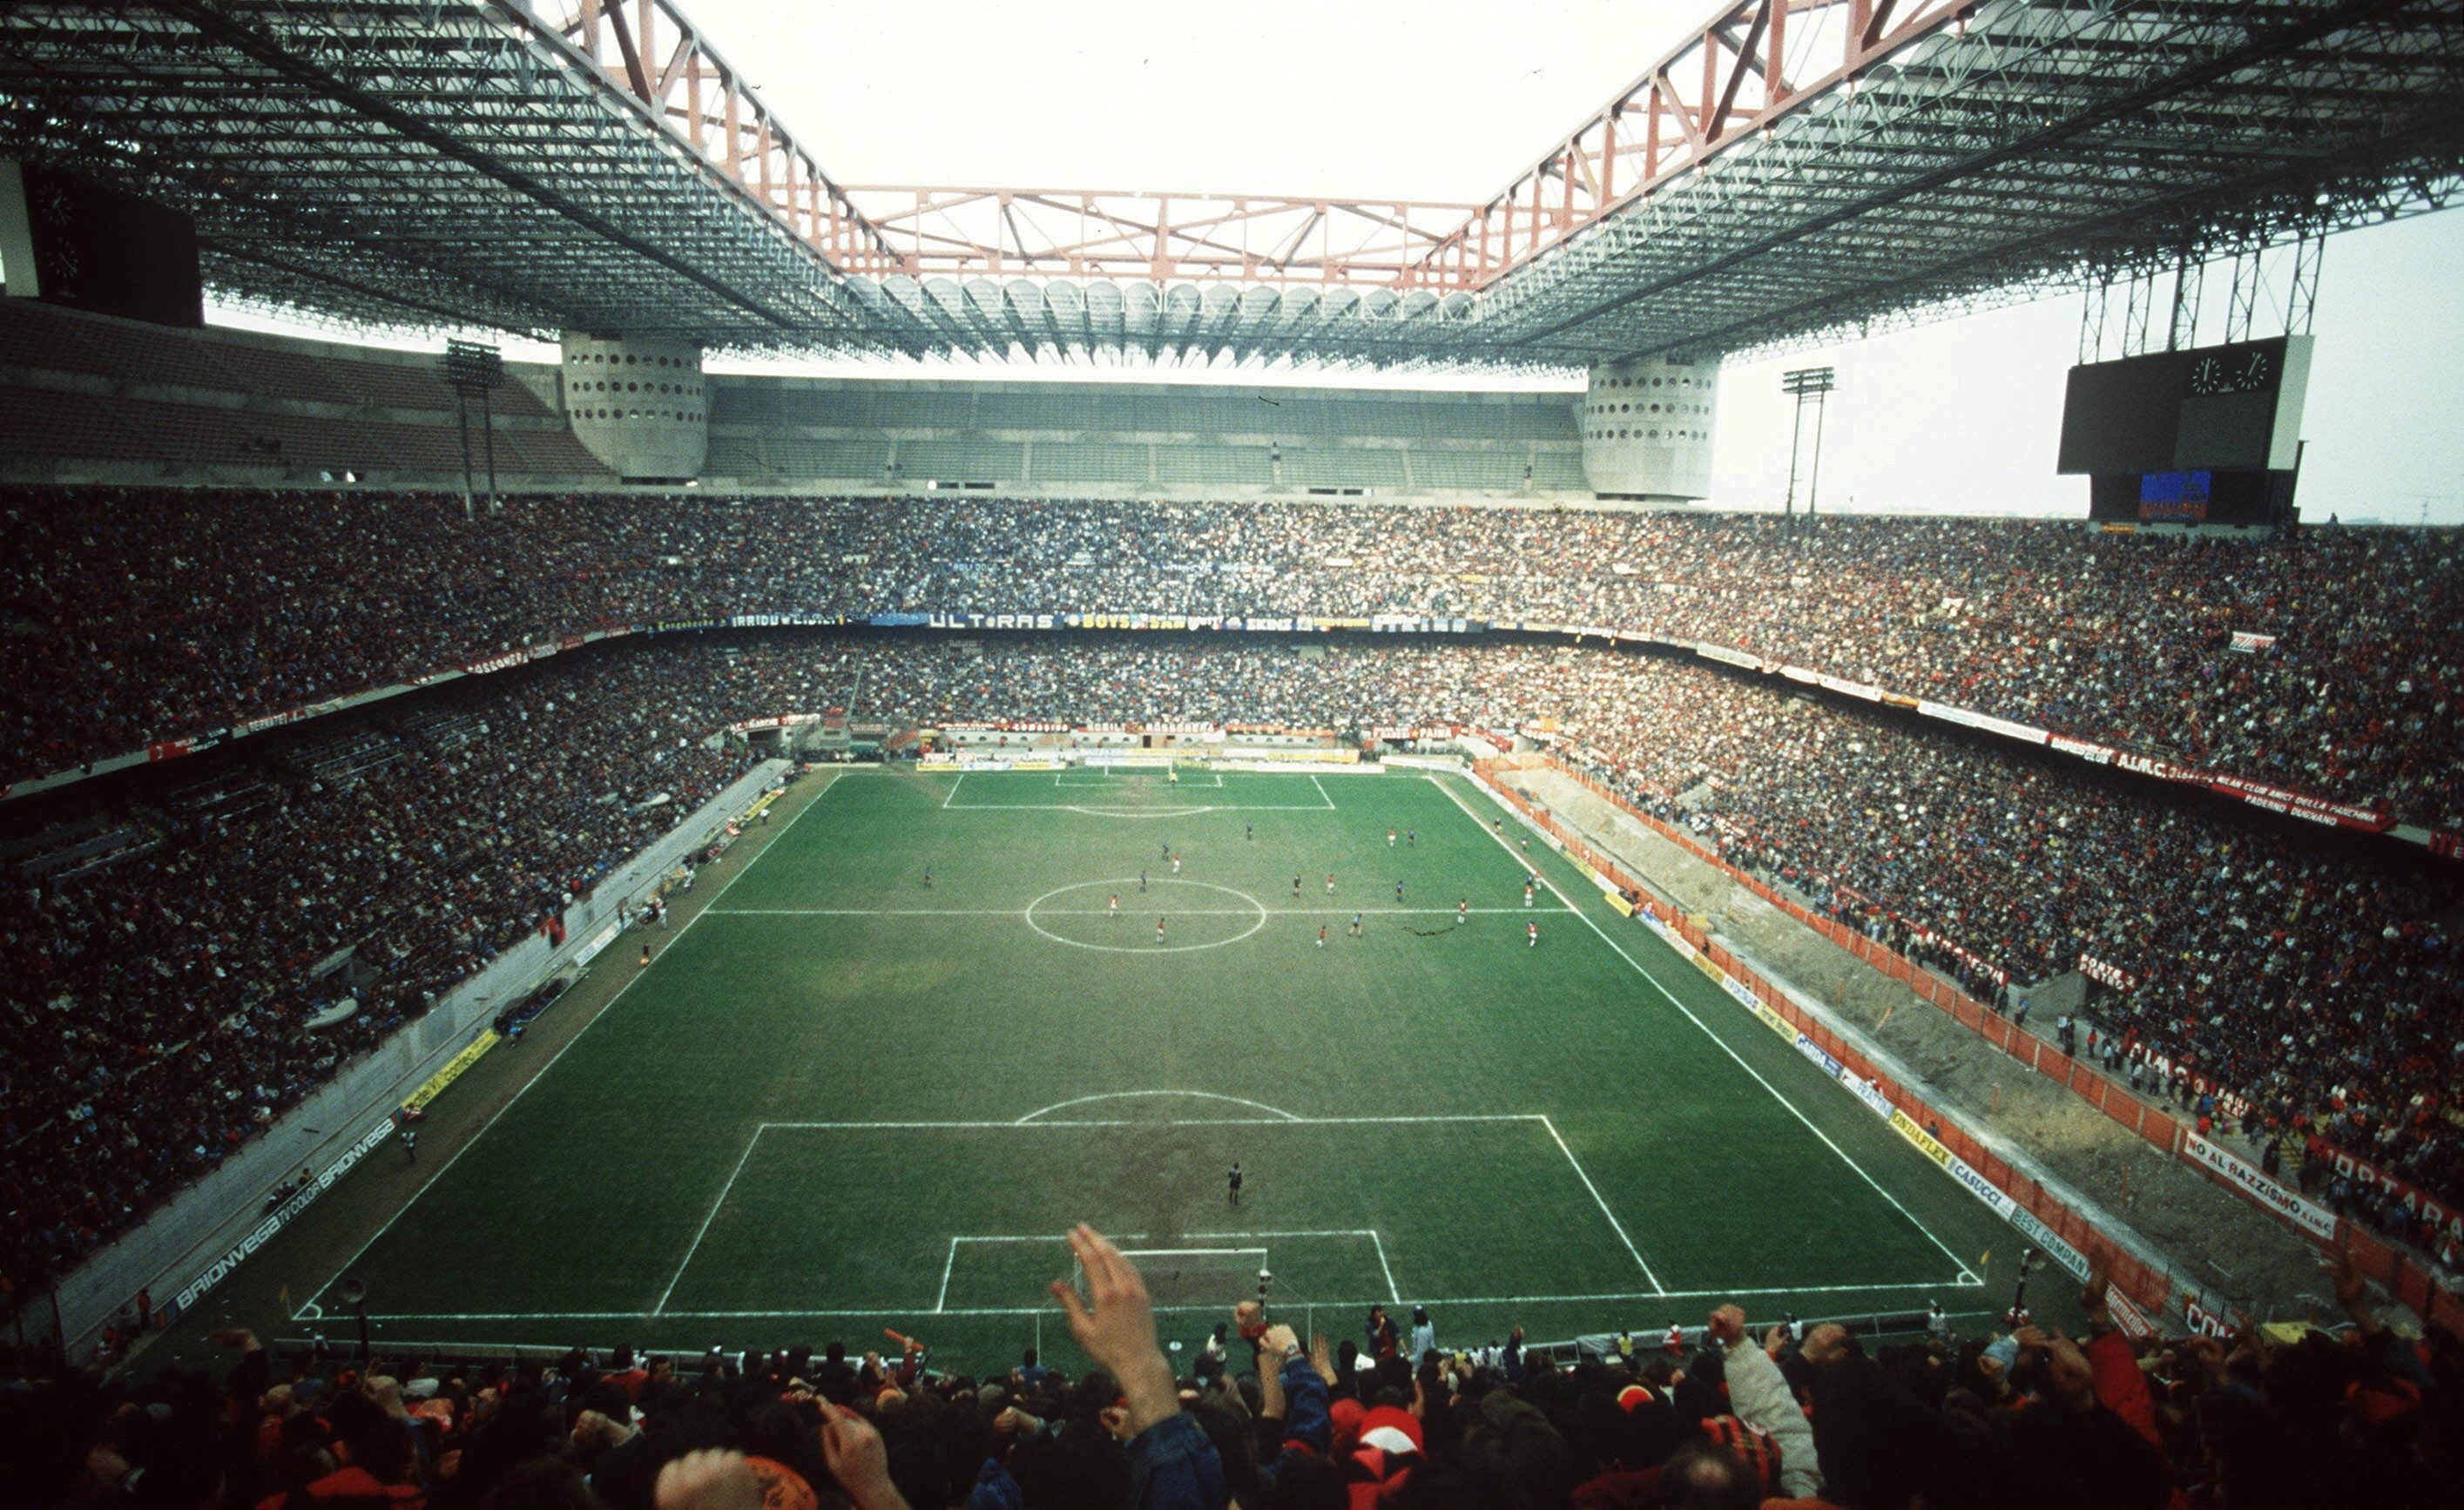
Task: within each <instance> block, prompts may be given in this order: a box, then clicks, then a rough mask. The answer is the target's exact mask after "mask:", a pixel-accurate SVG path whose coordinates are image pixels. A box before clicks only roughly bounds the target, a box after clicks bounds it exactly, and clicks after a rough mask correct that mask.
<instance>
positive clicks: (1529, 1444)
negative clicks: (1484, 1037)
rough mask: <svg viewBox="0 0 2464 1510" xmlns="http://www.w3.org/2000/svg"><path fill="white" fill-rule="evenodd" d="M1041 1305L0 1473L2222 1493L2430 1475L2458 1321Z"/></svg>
mask: <svg viewBox="0 0 2464 1510" xmlns="http://www.w3.org/2000/svg"><path fill="white" fill-rule="evenodd" d="M1069 1243H1070V1247H1071V1250H1072V1253H1073V1255H1074V1257H1075V1258H1076V1260H1077V1267H1078V1269H1079V1271H1080V1272H1081V1273H1083V1275H1084V1276H1085V1288H1084V1290H1083V1291H1082V1290H1080V1289H1079V1288H1077V1287H1075V1286H1074V1285H1073V1284H1071V1283H1070V1282H1069V1281H1067V1280H1056V1281H1054V1283H1053V1285H1052V1291H1053V1295H1054V1298H1055V1300H1056V1302H1057V1303H1058V1305H1059V1306H1060V1309H1061V1311H1062V1313H1063V1314H1064V1315H1066V1317H1067V1323H1068V1326H1069V1330H1070V1333H1071V1335H1072V1337H1073V1338H1074V1339H1075V1341H1076V1343H1077V1344H1078V1346H1079V1347H1080V1348H1081V1349H1082V1350H1083V1351H1084V1353H1085V1354H1086V1356H1087V1358H1088V1359H1089V1361H1090V1363H1091V1368H1089V1370H1088V1371H1087V1372H1086V1373H1084V1374H1081V1375H1079V1376H1076V1377H1070V1376H1068V1375H1067V1374H1065V1373H1063V1372H1061V1371H1059V1370H1057V1369H1052V1368H1046V1367H1045V1366H1044V1365H1043V1364H1042V1363H1041V1362H1040V1361H1039V1360H1038V1358H1037V1356H1036V1354H1035V1353H1034V1352H1032V1351H1030V1352H1028V1353H1026V1354H1025V1356H1024V1358H1023V1361H1022V1363H1021V1364H1020V1366H1019V1367H1018V1368H1013V1369H1011V1370H1009V1371H1008V1372H1007V1373H1006V1374H1002V1373H999V1372H990V1373H985V1374H981V1375H976V1374H968V1373H961V1372H955V1371H944V1370H942V1369H939V1368H934V1367H933V1366H932V1362H931V1359H930V1358H929V1356H928V1355H927V1354H926V1353H925V1352H923V1351H922V1345H921V1344H920V1343H916V1342H914V1341H913V1340H911V1341H910V1343H909V1346H908V1347H907V1349H906V1350H905V1352H904V1354H903V1355H902V1356H901V1357H899V1358H898V1359H896V1360H895V1361H891V1360H889V1359H885V1358H882V1357H880V1356H878V1355H874V1354H866V1355H864V1356H863V1357H862V1358H860V1359H850V1358H849V1357H847V1354H846V1352H845V1350H844V1349H843V1348H842V1347H841V1346H839V1345H837V1344H832V1345H830V1346H828V1347H827V1348H825V1350H824V1351H822V1352H821V1353H819V1354H816V1353H814V1352H813V1351H812V1350H811V1349H810V1348H809V1347H795V1348H790V1349H786V1350H782V1351H780V1352H777V1353H756V1354H750V1355H742V1354H725V1353H720V1352H718V1351H716V1350H714V1352H713V1353H711V1354H709V1355H706V1356H704V1357H702V1358H699V1359H697V1360H689V1361H677V1360H670V1359H662V1358H658V1357H654V1356H653V1357H644V1358H640V1359H636V1358H635V1357H634V1356H633V1355H632V1354H631V1353H629V1352H620V1353H617V1354H615V1355H613V1356H612V1357H607V1358H605V1359H594V1358H592V1357H591V1356H590V1355H588V1354H586V1353H583V1352H579V1351H577V1352H575V1353H572V1354H568V1355H567V1356H566V1357H565V1358H564V1359H563V1360H562V1361H561V1363H559V1364H556V1365H554V1366H541V1365H529V1364H517V1365H510V1366H486V1367H475V1368H456V1367H452V1366H447V1367H443V1368H429V1367H423V1366H422V1365H421V1364H420V1363H419V1362H418V1361H416V1360H409V1359H405V1360H399V1361H395V1362H390V1363H388V1362H382V1361H380V1362H376V1363H372V1364H370V1365H369V1366H368V1367H365V1368H347V1367H345V1368H336V1367H333V1366H330V1365H327V1364H324V1363H322V1362H319V1361H309V1362H307V1363H304V1364H302V1365H301V1366H298V1367H284V1368H276V1367H275V1364H274V1361H273V1360H272V1359H271V1358H270V1357H269V1355H268V1354H267V1353H266V1352H265V1351H264V1350H263V1349H262V1348H261V1347H260V1346H258V1345H257V1341H256V1339H255V1338H254V1337H253V1335H251V1334H248V1333H245V1332H233V1333H227V1334H223V1340H224V1341H226V1342H227V1343H228V1344H229V1345H230V1346H233V1347H234V1348H236V1349H239V1353H240V1356H239V1359H238V1362H237V1364H236V1366H235V1367H234V1368H232V1369H231V1371H230V1373H229V1375H228V1377H226V1378H224V1379H222V1380H219V1381H217V1380H215V1379H212V1378H210V1377H209V1376H207V1375H204V1374H200V1373H172V1374H167V1375H165V1376H162V1377H159V1378H156V1379H154V1380H151V1381H148V1382H143V1383H129V1382H124V1381H113V1382H105V1381H101V1380H98V1379H95V1378H90V1377H83V1376H78V1377H74V1378H65V1379H60V1380H56V1381H52V1382H48V1383H46V1384H43V1385H40V1386H36V1387H32V1388H19V1389H0V1459H5V1460H6V1461H8V1462H9V1463H10V1464H11V1476H12V1481H11V1485H10V1499H11V1500H12V1502H18V1503H25V1504H30V1505H46V1506H49V1505H60V1506H66V1505H83V1506H109V1505H128V1506H166V1507H167V1506H179V1507H185V1510H226V1507H229V1510H237V1507H241V1506H251V1505H253V1506H260V1507H264V1510H344V1507H360V1506H367V1507H385V1510H431V1507H432V1510H455V1507H462V1506H471V1507H483V1510H765V1507H766V1510H817V1507H819V1506H822V1505H830V1506H837V1505H852V1506H854V1507H856V1510H944V1507H946V1510H1045V1507H1049V1510H1115V1507H1118V1510H1230V1507H1235V1506H1237V1507H1239V1510H1378V1507H1391V1510H1644V1507H1651V1506H1669V1507H1672V1510H1745V1507H1751V1506H1757V1505H1763V1506H1769V1505H1782V1504H1794V1505H1836V1506H1839V1507H1842V1510H1913V1507H1918V1506H1923V1507H1926V1510H1967V1507H1978V1510H1988V1507H2006V1506H2007V1507H2035V1506H2046V1507H2056V1506H2058V1507H2084V1506H2095V1507H2099V1510H2133V1507H2145V1510H2158V1507H2167V1506H2178V1507H2183V1510H2189V1507H2192V1506H2214V1507H2219V1510H2237V1507H2255V1506H2275V1505H2356V1504H2361V1505H2371V1506H2379V1507H2387V1510H2405V1507H2409V1506H2416V1505H2418V1506H2436V1505H2445V1504H2450V1503H2452V1502H2453V1495H2454V1490H2455V1486H2456V1484H2457V1483H2458V1482H2459V1481H2464V1345H2459V1344H2458V1343H2457V1341H2456V1340H2455V1339H2454V1338H2453V1337H2451V1336H2448V1335H2447V1334H2445V1333H2444V1332H2438V1331H2433V1332H2431V1334H2430V1335H2429V1336H2428V1337H2426V1338H2423V1339H2420V1340H2417V1341H2416V1340H2410V1339H2408V1338H2405V1337H2401V1336H2398V1335H2396V1334H2395V1333H2394V1332H2392V1331H2390V1330H2388V1329H2387V1327H2385V1326H2383V1325H2382V1324H2380V1323H2379V1321H2378V1320H2377V1318H2376V1316H2375V1314H2374V1312H2373V1311H2372V1309H2371V1307H2370V1305H2369V1303H2368V1301H2367V1297H2366V1294H2365V1288H2364V1285H2363V1281H2362V1280H2361V1278H2360V1276H2359V1275H2358V1274H2357V1273H2356V1272H2355V1271H2354V1269H2353V1267H2352V1265H2351V1261H2350V1259H2349V1257H2346V1258H2343V1259H2341V1260H2340V1261H2339V1262H2338V1263H2337V1264H2336V1265H2335V1268H2334V1278H2335V1289H2336V1295H2337V1300H2338V1302H2339V1305H2340V1307H2341V1308H2342V1309H2343V1313H2344V1315H2345V1318H2346V1320H2345V1322H2344V1324H2342V1325H2341V1326H2339V1327H2338V1328H2337V1329H2336V1330H2335V1331H2332V1332H2329V1331H2317V1330H2313V1331H2310V1332H2308V1333H2307V1334H2306V1335H2303V1336H2301V1337H2300V1338H2299V1340H2298V1341H2296V1342H2292V1343H2275V1344H2271V1342H2270V1341H2269V1340H2268V1339H2267V1337H2265V1336H2264V1335H2263V1334H2261V1333H2260V1332H2258V1331H2248V1332H2244V1333H2243V1334H2241V1335H2240V1336H2238V1337H2235V1338H2231V1339H2228V1340H2225V1341H2217V1340H2215V1339H2211V1338H2205V1337H2194V1338H2190V1339H2187V1340H2183V1341H2178V1342H2169V1343H2150V1344H2146V1345H2134V1344H2133V1343H2132V1342H2131V1341H2130V1340H2129V1338H2127V1337H2126V1336H2125V1335H2123V1333H2122V1332H2119V1331H2117V1330H2115V1329H2113V1327H2112V1325H2111V1324H2110V1319H2109V1318H2108V1317H2107V1316H2106V1315H2105V1314H2104V1311H2103V1307H2102V1302H2101V1297H2102V1295H2103V1293H2104V1290H2103V1286H2102V1276H2101V1275H2095V1276H2091V1278H2090V1280H2089V1281H2088V1284H2087V1286H2086V1289H2085V1290H2084V1291H2083V1293H2082V1297H2081V1302H2082V1305H2083V1307H2084V1309H2085V1311H2086V1313H2087V1316H2088V1321H2089V1324H2088V1326H2087V1327H2086V1328H2085V1331H2084V1335H2081V1336H2079V1337H2071V1336H2068V1335H2066V1334H2064V1333H2063V1332H2061V1331H2060V1330H2058V1329H2040V1328H2038V1327H2036V1326H2035V1325H2032V1324H2026V1323H2025V1319H2024V1318H2023V1317H2018V1316H2015V1315H2014V1317H2013V1318H2012V1319H2013V1321H2015V1322H2018V1323H2019V1324H2017V1325H2016V1326H2015V1328H2014V1329H2013V1330H2012V1331H2010V1332H2008V1333H2006V1334H2001V1335H1996V1336H1992V1337H1989V1338H1980V1339H1976V1340H1973V1341H1969V1342H1966V1343H1960V1342H1957V1341H1955V1340H1954V1339H1952V1338H1950V1337H1949V1336H1947V1334H1944V1333H1939V1332H1937V1333H1935V1334H1933V1335H1930V1336H1928V1337H1926V1338H1925V1340H1923V1341H1918V1342H1906V1343H1899V1344H1895V1345H1890V1346H1880V1347H1879V1348H1878V1349H1876V1350H1874V1351H1870V1352H1869V1351H1868V1349H1867V1347H1866V1346H1865V1345H1864V1344H1863V1342H1862V1341H1860V1339H1859V1337H1858V1336H1856V1335H1854V1334H1852V1333H1851V1332H1850V1331H1849V1329H1848V1328H1847V1327H1845V1326H1842V1325H1840V1324H1836V1323H1825V1324H1815V1325H1813V1326H1811V1327H1797V1326H1789V1325H1781V1326H1774V1327H1771V1328H1769V1329H1768V1330H1766V1331H1764V1332H1762V1334H1761V1335H1754V1334H1753V1333H1752V1331H1751V1329H1749V1326H1748V1324H1747V1321H1746V1314H1745V1312H1744V1311H1743V1310H1741V1309H1740V1308H1739V1307H1737V1306H1735V1305H1723V1306H1720V1307H1718V1308H1717V1309H1715V1310H1713V1311H1711V1312H1710V1314H1709V1317H1708V1320H1707V1324H1705V1326H1704V1327H1702V1328H1701V1329H1700V1330H1699V1331H1695V1330H1693V1329H1690V1328H1683V1329H1680V1330H1679V1334H1678V1335H1677V1336H1676V1337H1675V1338H1673V1339H1671V1341H1670V1342H1669V1343H1668V1345H1667V1346H1662V1347H1659V1348H1656V1349H1655V1348H1650V1347H1625V1346H1620V1347H1618V1348H1617V1349H1615V1350H1613V1351H1610V1352H1607V1353H1605V1354H1595V1355H1585V1356H1583V1357H1581V1358H1580V1359H1579V1360H1578V1361H1574V1362H1571V1363H1569V1362H1566V1361H1563V1360H1561V1359H1559V1358H1557V1357H1555V1356H1552V1355H1551V1353H1550V1352H1549V1351H1546V1350H1543V1349H1540V1348H1536V1347H1526V1346H1523V1339H1522V1333H1521V1331H1520V1330H1519V1329H1518V1330H1517V1331H1516V1332H1515V1333H1514V1335H1513V1337H1512V1338H1511V1339H1510V1340H1509V1341H1507V1343H1506V1344H1505V1345H1504V1346H1494V1347H1489V1348H1485V1349H1478V1350H1467V1349H1465V1348H1463V1347H1462V1346H1460V1344H1457V1345H1456V1346H1447V1340H1446V1339H1444V1338H1443V1337H1442V1336H1441V1333H1440V1332H1439V1330H1438V1323H1439V1322H1441V1321H1442V1318H1439V1319H1438V1321H1432V1320H1431V1319H1430V1318H1429V1317H1428V1314H1427V1312H1426V1311H1425V1310H1424V1311H1421V1312H1419V1313H1418V1314H1416V1316H1415V1318H1414V1320H1415V1324H1414V1326H1413V1328H1412V1332H1411V1335H1410V1338H1409V1340H1408V1341H1407V1340H1405V1339H1404V1337H1403V1336H1402V1334H1401V1332H1400V1329H1399V1328H1398V1327H1397V1326H1396V1325H1395V1324H1393V1323H1392V1322H1391V1321H1390V1320H1388V1319H1386V1318H1385V1317H1383V1315H1382V1314H1381V1313H1380V1312H1377V1311H1373V1312H1372V1313H1371V1315H1370V1317H1369V1320H1368V1322H1367V1324H1366V1325H1365V1326H1364V1328H1363V1333H1362V1337H1361V1340H1360V1341H1358V1342H1353V1341H1349V1340H1347V1341H1345V1342H1343V1343H1342V1345H1341V1346H1340V1347H1339V1348H1338V1347H1334V1346H1330V1343H1329V1339H1327V1338H1326V1337H1324V1336H1317V1337H1312V1338H1308V1339H1304V1338H1302V1337H1301V1336H1299V1335H1298V1334H1296V1333H1295V1332H1294V1331H1293V1330H1292V1328H1291V1327H1289V1326H1288V1325H1286V1324H1281V1323H1280V1322H1278V1321H1277V1320H1276V1319H1275V1318H1274V1317H1272V1316H1271V1315H1269V1314H1268V1313H1266V1312H1265V1310H1263V1309H1262V1308H1260V1307H1259V1305H1258V1304H1257V1302H1242V1303H1241V1304H1240V1305H1238V1306H1235V1307H1233V1308H1232V1309H1231V1311H1230V1314H1229V1316H1228V1317H1227V1319H1226V1320H1225V1321H1224V1323H1223V1324H1220V1325H1218V1326H1217V1327H1216V1328H1215V1331H1214V1335H1213V1337H1212V1338H1211V1339H1210V1340H1208V1341H1207V1342H1206V1343H1205V1344H1204V1345H1202V1346H1200V1347H1199V1349H1198V1351H1197V1353H1196V1355H1195V1356H1196V1360H1197V1361H1196V1366H1195V1367H1194V1368H1192V1370H1191V1371H1189V1372H1188V1373H1186V1374H1180V1373H1177V1371H1176V1369H1175V1368H1174V1367H1173V1365H1172V1364H1171V1362H1170V1361H1169V1360H1168V1357H1167V1354H1166V1353H1165V1351H1164V1349H1163V1347H1162V1346H1161V1345H1160V1342H1159V1339H1158V1333H1157V1329H1156V1324H1155V1315H1154V1311H1153V1307H1152V1302H1150V1300H1149V1298H1148V1295H1147V1291H1146V1287H1145V1283H1144V1280H1143V1279H1142V1278H1141V1277H1140V1275H1139V1273H1138V1271H1137V1268H1136V1266H1135V1265H1134V1264H1133V1262H1132V1261H1131V1260H1130V1259H1129V1258H1126V1257H1125V1256H1123V1255H1122V1254H1121V1252H1120V1251H1119V1250H1118V1249H1117V1248H1115V1247H1114V1246H1113V1245H1112V1244H1111V1242H1109V1241H1107V1240H1106V1239H1105V1238H1104V1237H1103V1236H1100V1235H1099V1234H1097V1233H1095V1232H1094V1231H1092V1230H1091V1229H1089V1228H1087V1227H1083V1226H1082V1227H1080V1228H1078V1229H1077V1231H1076V1232H1074V1233H1073V1234H1071V1236H1070V1239H1069Z"/></svg>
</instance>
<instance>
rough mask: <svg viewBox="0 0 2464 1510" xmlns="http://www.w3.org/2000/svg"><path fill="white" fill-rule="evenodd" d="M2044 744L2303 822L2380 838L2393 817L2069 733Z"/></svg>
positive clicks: (2052, 737)
mask: <svg viewBox="0 0 2464 1510" xmlns="http://www.w3.org/2000/svg"><path fill="white" fill-rule="evenodd" d="M2045 742H2046V743H2047V744H2049V745H2050V746H2051V747H2052V748H2054V749H2056V750H2058V751H2060V752H2061V753H2062V754H2064V755H2077V756H2079V758H2080V759H2082V760H2085V761H2088V762H2090V763H2092V764H2095V765H2109V766H2113V767H2115V768H2116V769H2118V770H2123V771H2128V772H2130V773H2132V774H2133V775H2136V776H2145V777H2155V778H2156V779H2157V780H2159V781H2171V782H2175V783H2177V784H2179V785H2182V786H2203V787H2206V788H2207V789H2208V790H2209V791H2211V792H2216V793H2220V794H2222V795H2223V796H2226V797H2234V798H2239V799H2241V800H2243V801H2245V802H2248V803H2249V804H2250V805H2251V806H2253V807H2263V808H2265V809H2267V810H2268V811H2269V812H2271V813H2282V814H2284V815H2285V816H2286V817H2288V818H2299V819H2301V820H2302V821H2306V822H2312V823H2322V824H2328V825H2332V826H2334V827H2338V828H2358V829H2361V830H2363V831H2364V832H2365V833H2372V834H2384V833H2386V832H2387V830H2388V829H2390V828H2393V827H2394V826H2395V820H2394V819H2392V818H2390V817H2388V816H2387V814H2385V813H2382V812H2379V811H2378V810H2377V809H2375V808H2368V807H2361V806H2357V805H2355V804H2354V803H2351V802H2330V801H2328V800H2327V799H2324V798H2319V797H2312V796H2310V795H2309V794H2308V793H2306V792H2297V791H2295V790H2293V789H2292V788H2291V787H2287V786H2274V785H2270V784H2269V783H2268V782H2265V781H2253V780H2251V779H2249V778H2248V777H2238V776H2218V775H2215V774H2214V773H2213V772H2209V771H2201V770H2197V769H2195V768H2193V767H2190V766H2186V765H2175V764H2174V763H2173V762H2172V761H2170V760H2159V759H2157V758H2155V757H2153V756H2151V755H2132V754H2130V753H2129V752H2127V751H2123V750H2116V749H2114V748H2113V747H2112V746H2110V745H2101V744H2098V743H2096V742H2095V741H2093V740H2088V739H2073V738H2071V737H2070V736H2069V735H2067V734H2055V735H2053V736H2051V737H2050V738H2049V739H2048V740H2046V741H2045Z"/></svg>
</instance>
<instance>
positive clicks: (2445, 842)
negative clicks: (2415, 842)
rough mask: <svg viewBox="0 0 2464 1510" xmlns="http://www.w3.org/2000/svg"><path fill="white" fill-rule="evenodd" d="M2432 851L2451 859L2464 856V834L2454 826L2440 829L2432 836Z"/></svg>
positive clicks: (2434, 853)
mask: <svg viewBox="0 0 2464 1510" xmlns="http://www.w3.org/2000/svg"><path fill="white" fill-rule="evenodd" d="M2430 852H2431V854H2433V855H2441V856H2444V857H2446V858H2447V859H2449V860H2453V859H2456V858H2458V857H2464V834H2459V833H2457V832H2456V831H2455V830H2454V829H2452V828H2442V829H2440V830H2438V831H2437V832H2436V833H2434V834H2431V836H2430Z"/></svg>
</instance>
